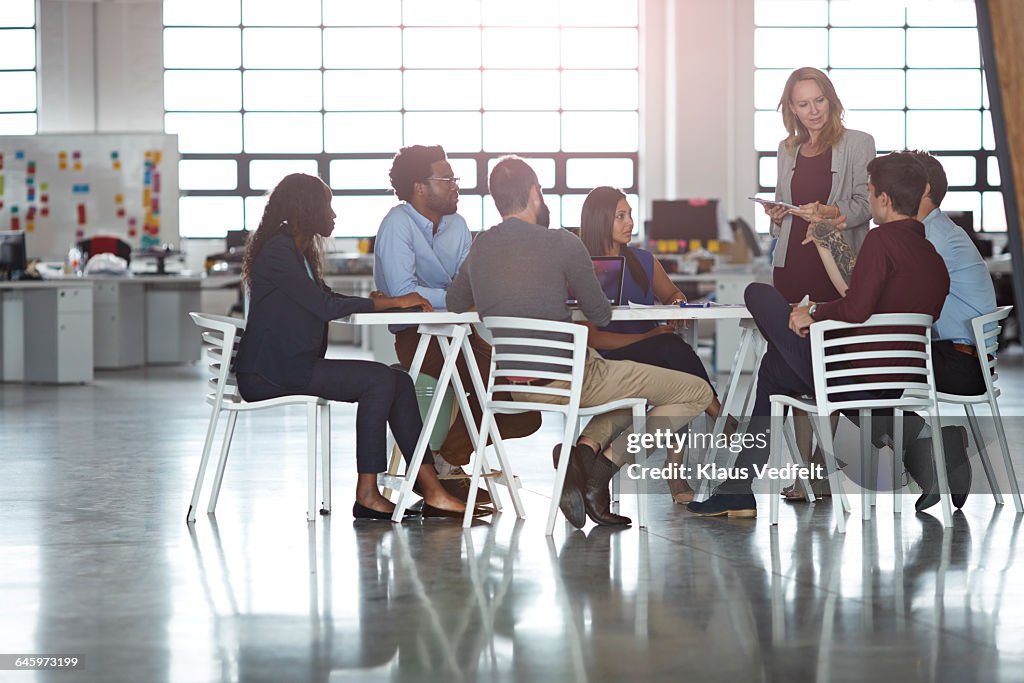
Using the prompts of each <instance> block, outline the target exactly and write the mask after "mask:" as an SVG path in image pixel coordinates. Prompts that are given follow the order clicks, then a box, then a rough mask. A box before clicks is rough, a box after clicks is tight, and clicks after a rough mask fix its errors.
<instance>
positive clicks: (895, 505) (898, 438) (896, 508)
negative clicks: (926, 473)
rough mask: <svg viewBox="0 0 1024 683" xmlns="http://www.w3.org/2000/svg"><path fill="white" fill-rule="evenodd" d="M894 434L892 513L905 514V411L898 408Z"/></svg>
mask: <svg viewBox="0 0 1024 683" xmlns="http://www.w3.org/2000/svg"><path fill="white" fill-rule="evenodd" d="M893 432H895V433H894V434H893V435H892V513H893V514H894V515H901V514H903V486H901V485H900V486H898V485H897V482H902V481H903V411H902V410H900V409H899V408H896V410H895V412H894V418H893Z"/></svg>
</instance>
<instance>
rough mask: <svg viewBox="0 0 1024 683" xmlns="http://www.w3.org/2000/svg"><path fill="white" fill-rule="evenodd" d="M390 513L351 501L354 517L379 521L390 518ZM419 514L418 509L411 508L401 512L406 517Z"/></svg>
mask: <svg viewBox="0 0 1024 683" xmlns="http://www.w3.org/2000/svg"><path fill="white" fill-rule="evenodd" d="M391 514H392V513H390V512H381V511H380V510H374V509H373V508H368V507H366V506H365V505H362V504H360V503H359V502H358V501H357V502H355V503H352V516H353V517H355V518H356V519H373V520H379V521H390V520H391ZM419 515H420V511H419V510H413V509H411V508H406V509H405V513H404V514H403V517H406V518H408V517H418V516H419Z"/></svg>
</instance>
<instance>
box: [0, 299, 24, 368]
mask: <svg viewBox="0 0 1024 683" xmlns="http://www.w3.org/2000/svg"><path fill="white" fill-rule="evenodd" d="M24 381H25V292H22V291H0V382H24Z"/></svg>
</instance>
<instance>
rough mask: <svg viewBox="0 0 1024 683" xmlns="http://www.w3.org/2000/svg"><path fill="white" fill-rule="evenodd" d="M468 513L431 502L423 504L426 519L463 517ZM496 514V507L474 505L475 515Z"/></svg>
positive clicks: (423, 513)
mask: <svg viewBox="0 0 1024 683" xmlns="http://www.w3.org/2000/svg"><path fill="white" fill-rule="evenodd" d="M465 514H466V513H465V512H463V511H461V510H444V509H442V508H436V507H434V506H433V505H431V504H429V503H424V504H423V512H422V515H423V518H424V519H428V518H430V519H440V518H454V519H462V517H463V515H465ZM490 514H494V509H493V508H489V507H480V506H477V507H474V508H473V515H472V516H473V517H483V516H484V515H490Z"/></svg>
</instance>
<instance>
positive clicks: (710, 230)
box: [646, 199, 718, 251]
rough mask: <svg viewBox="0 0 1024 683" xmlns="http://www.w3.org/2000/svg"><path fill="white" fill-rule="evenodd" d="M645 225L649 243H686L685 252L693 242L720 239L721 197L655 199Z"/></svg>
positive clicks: (704, 242)
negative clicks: (719, 212) (648, 219)
mask: <svg viewBox="0 0 1024 683" xmlns="http://www.w3.org/2000/svg"><path fill="white" fill-rule="evenodd" d="M646 228H647V241H648V243H651V242H658V241H670V242H684V243H686V244H685V245H681V246H683V249H682V250H683V251H689V250H690V249H692V246H690V243H691V242H693V241H699V242H700V243H701V245H705V244H707V243H708V242H709V241H711V240H717V239H718V200H717V199H673V200H655V201H654V202H653V203H652V207H651V220H650V221H648V222H647V223H646Z"/></svg>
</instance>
